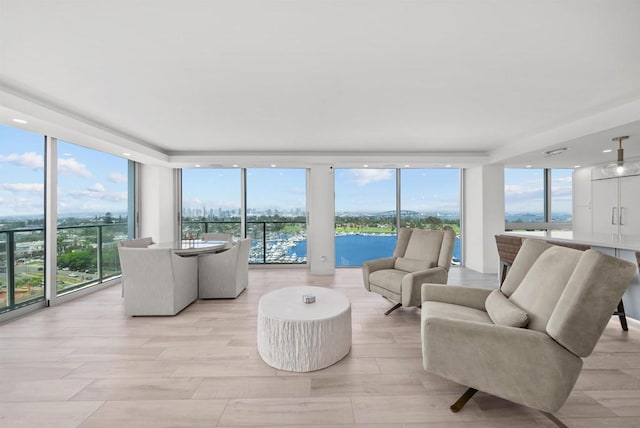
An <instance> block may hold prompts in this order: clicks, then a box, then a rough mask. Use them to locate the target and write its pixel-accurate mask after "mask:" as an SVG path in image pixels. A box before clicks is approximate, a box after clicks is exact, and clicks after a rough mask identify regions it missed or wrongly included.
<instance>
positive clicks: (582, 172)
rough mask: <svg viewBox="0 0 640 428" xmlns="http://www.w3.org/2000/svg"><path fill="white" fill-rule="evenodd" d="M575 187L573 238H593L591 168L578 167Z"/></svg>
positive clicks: (573, 183) (573, 185) (574, 178)
mask: <svg viewBox="0 0 640 428" xmlns="http://www.w3.org/2000/svg"><path fill="white" fill-rule="evenodd" d="M571 183H572V187H573V197H572V199H573V239H583V240H586V241H588V240H590V239H591V168H576V169H575V170H573V178H572V180H571Z"/></svg>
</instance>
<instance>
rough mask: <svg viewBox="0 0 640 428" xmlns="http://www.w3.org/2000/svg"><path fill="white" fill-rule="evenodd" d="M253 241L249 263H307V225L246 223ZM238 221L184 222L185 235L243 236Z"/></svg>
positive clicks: (264, 222)
mask: <svg viewBox="0 0 640 428" xmlns="http://www.w3.org/2000/svg"><path fill="white" fill-rule="evenodd" d="M246 224H247V237H248V238H251V253H250V254H249V263H252V264H302V263H306V262H307V224H306V222H304V221H281V220H278V221H251V220H249V221H247V223H246ZM240 227H241V224H240V222H239V221H183V222H182V233H183V235H184V234H186V233H197V234H198V236H201V235H202V233H211V232H221V233H231V234H232V235H233V236H234V237H235V238H236V239H238V238H239V237H240V236H242V233H241V230H240Z"/></svg>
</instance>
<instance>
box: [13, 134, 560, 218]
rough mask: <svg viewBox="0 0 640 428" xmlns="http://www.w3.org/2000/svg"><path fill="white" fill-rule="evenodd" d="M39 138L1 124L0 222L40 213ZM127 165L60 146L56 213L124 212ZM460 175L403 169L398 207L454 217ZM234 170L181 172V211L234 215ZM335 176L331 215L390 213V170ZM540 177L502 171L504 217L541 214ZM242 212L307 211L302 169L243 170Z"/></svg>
mask: <svg viewBox="0 0 640 428" xmlns="http://www.w3.org/2000/svg"><path fill="white" fill-rule="evenodd" d="M43 139H44V137H43V136H42V135H38V134H34V133H30V132H26V131H23V130H21V129H18V128H13V127H8V126H2V125H0V216H21V215H41V214H42V213H43V212H44V203H43V197H44V184H43V183H44V143H43ZM127 162H128V161H127V160H126V159H123V158H120V157H117V156H113V155H110V154H106V153H102V152H99V151H95V150H91V149H87V148H83V147H81V146H77V145H74V144H70V143H67V142H64V141H59V142H58V170H59V176H58V197H59V202H58V211H59V214H61V215H64V214H71V213H74V214H75V213H88V214H95V213H101V214H104V213H106V212H111V213H124V212H126V211H127ZM459 171H460V170H459V169H456V168H441V169H410V168H406V169H402V170H401V178H400V181H401V195H402V200H401V208H402V209H403V210H410V211H419V212H443V213H444V212H449V213H450V212H459V209H460V208H459V207H460V190H459V175H460V172H459ZM240 174H241V170H240V169H239V168H233V169H232V168H229V169H206V168H201V169H200V168H198V169H196V168H193V169H184V170H183V178H182V180H183V207H184V208H202V207H203V206H204V207H206V209H207V210H209V209H214V210H217V209H218V208H221V209H223V210H226V209H235V210H237V209H239V208H240V200H241V196H240V195H241V189H240V183H241V180H240ZM334 174H335V187H336V190H335V209H336V212H338V213H342V212H374V213H375V212H383V211H392V210H395V208H396V206H395V194H396V177H395V175H396V173H395V169H376V168H366V169H365V168H362V169H341V168H336V169H335V170H334ZM543 175H544V174H543V170H542V169H510V168H508V169H505V211H506V212H507V213H527V212H528V213H538V212H542V211H543V188H544V186H543V183H544V182H543ZM571 191H572V189H571V170H570V169H568V170H559V169H554V170H553V175H552V210H553V212H563V213H570V212H571ZM247 208H248V209H258V210H266V209H278V210H290V209H300V210H302V211H304V210H305V208H306V170H305V169H304V168H287V169H284V168H249V169H247Z"/></svg>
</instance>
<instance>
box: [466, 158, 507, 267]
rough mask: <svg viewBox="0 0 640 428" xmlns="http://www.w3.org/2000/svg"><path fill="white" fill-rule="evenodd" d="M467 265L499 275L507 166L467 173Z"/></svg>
mask: <svg viewBox="0 0 640 428" xmlns="http://www.w3.org/2000/svg"><path fill="white" fill-rule="evenodd" d="M463 177H464V220H463V221H464V230H463V232H464V264H465V266H466V267H468V268H470V269H473V270H476V271H478V272H482V273H498V271H499V258H498V250H497V247H496V241H495V235H496V234H499V233H503V232H504V166H503V165H502V164H498V165H485V166H478V167H473V168H465V169H464V176H463Z"/></svg>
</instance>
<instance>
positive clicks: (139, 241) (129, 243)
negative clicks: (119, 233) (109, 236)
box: [118, 237, 155, 248]
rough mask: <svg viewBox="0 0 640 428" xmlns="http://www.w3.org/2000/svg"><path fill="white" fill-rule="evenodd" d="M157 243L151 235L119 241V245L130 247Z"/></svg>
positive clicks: (143, 246) (141, 246) (142, 246)
mask: <svg viewBox="0 0 640 428" xmlns="http://www.w3.org/2000/svg"><path fill="white" fill-rule="evenodd" d="M152 244H155V242H153V239H151V238H150V237H147V238H136V239H129V240H127V241H118V246H119V247H129V248H147V247H148V246H149V245H152Z"/></svg>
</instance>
